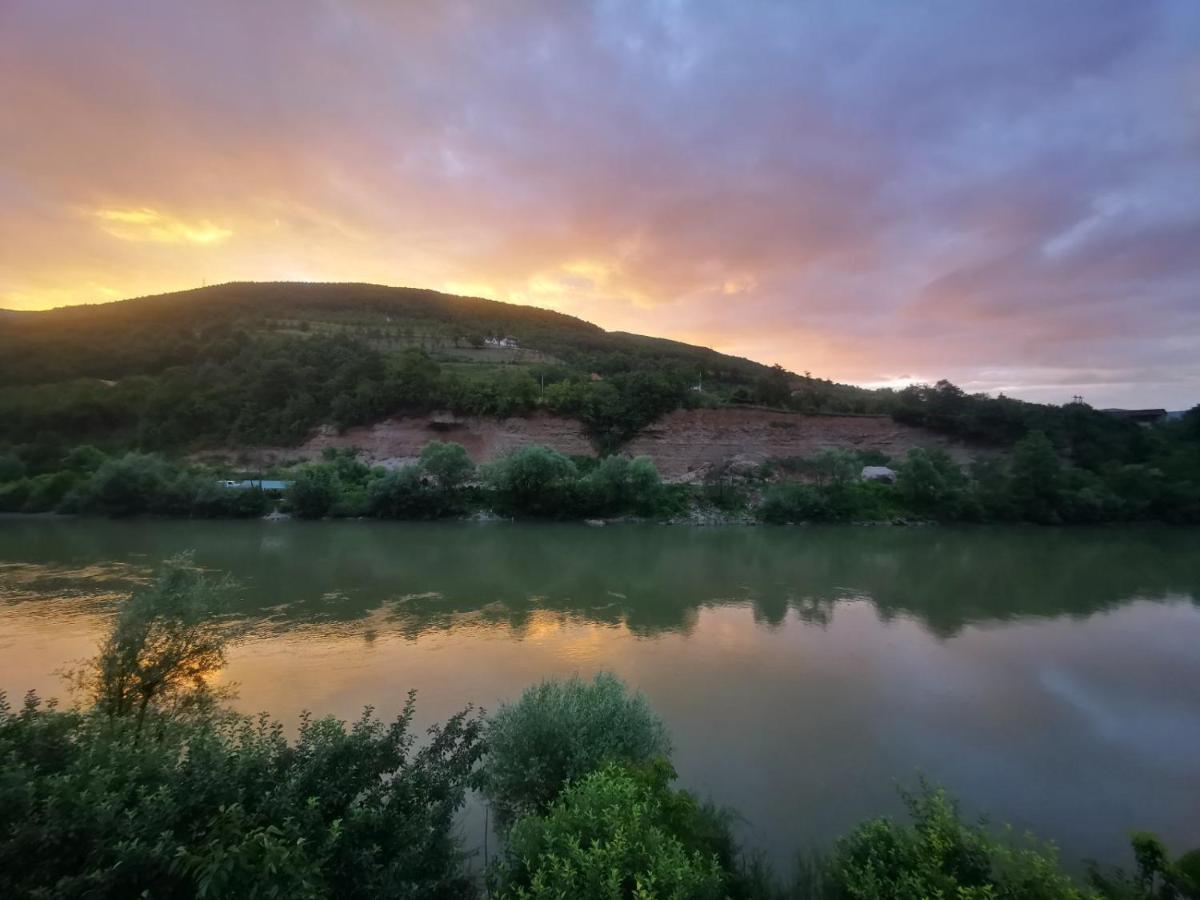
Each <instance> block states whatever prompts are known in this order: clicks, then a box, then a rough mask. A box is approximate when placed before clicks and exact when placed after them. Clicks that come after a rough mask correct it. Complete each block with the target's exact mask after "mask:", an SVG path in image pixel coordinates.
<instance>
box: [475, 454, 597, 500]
mask: <svg viewBox="0 0 1200 900" xmlns="http://www.w3.org/2000/svg"><path fill="white" fill-rule="evenodd" d="M484 474H485V478H486V480H487V482H488V484H489V486H490V487H491V488H492V490H493V491H494V492H495V495H496V500H497V501H498V503H499V505H500V506H501V508H503V509H505V510H506V511H508V512H512V513H517V514H519V515H534V516H541V515H548V516H562V515H564V514H566V513H568V512H569V511H570V510H571V509H572V508H573V507H574V498H573V492H574V488H575V481H576V478H577V476H578V472H577V471H576V469H575V464H574V463H573V462H571V460H570V459H568V458H567V457H566V456H563V454H561V453H559V452H558V451H557V450H551V449H550V448H549V447H543V446H541V445H539V444H526V445H525V446H523V447H520V448H518V449H516V450H514V451H513V452H512V453H510V454H509V455H508V456H505V457H503V458H501V459H498V460H496V461H495V462H494V463H492V464H491V465H489V466H487V467H486V469H485V471H484Z"/></svg>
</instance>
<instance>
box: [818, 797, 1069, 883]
mask: <svg viewBox="0 0 1200 900" xmlns="http://www.w3.org/2000/svg"><path fill="white" fill-rule="evenodd" d="M905 801H906V804H907V805H908V810H909V815H910V816H911V817H912V819H913V822H912V824H911V825H901V824H897V823H896V822H893V821H892V820H891V819H886V818H880V819H872V820H870V821H868V822H865V823H863V824H861V825H859V826H858V827H857V828H856V829H855V830H854V831H853V832H852V833H851V834H850V835H849V836H848V837H846V838H843V839H841V840H839V841H838V843H837V845H836V848H835V850H834V852H833V854H832V857H831V858H830V859H829V860H828V864H827V870H828V871H827V875H828V877H829V879H830V880H831V881H832V882H833V885H834V887H835V895H836V896H838V897H844V898H855V900H925V898H928V897H955V898H958V900H991V898H994V897H1008V898H1012V900H1084V898H1085V894H1084V893H1082V892H1081V891H1080V890H1079V889H1078V888H1077V887H1075V885H1074V884H1072V882H1071V879H1070V878H1069V877H1068V876H1067V875H1065V874H1064V873H1063V872H1062V871H1061V870H1060V869H1059V867H1058V855H1057V852H1056V851H1055V849H1054V847H1053V845H1049V844H1039V843H1037V842H1036V841H1034V840H1033V839H1032V838H1031V837H1026V838H1025V839H1024V840H1017V839H1015V838H1014V837H1013V836H1012V834H1011V831H1010V832H1009V833H1008V834H1007V835H1006V839H1005V840H1000V839H997V838H996V837H994V836H993V835H991V834H990V833H989V832H988V831H987V830H986V829H985V828H983V827H982V826H980V825H968V824H965V823H964V822H963V821H962V820H961V819H960V818H959V816H958V811H957V809H956V808H955V806H954V804H953V802H952V801H951V800H950V798H949V797H948V796H947V795H946V793H945V791H942V790H940V789H931V788H929V787H927V786H925V785H924V784H923V785H922V789H921V791H920V792H919V793H916V794H906V795H905Z"/></svg>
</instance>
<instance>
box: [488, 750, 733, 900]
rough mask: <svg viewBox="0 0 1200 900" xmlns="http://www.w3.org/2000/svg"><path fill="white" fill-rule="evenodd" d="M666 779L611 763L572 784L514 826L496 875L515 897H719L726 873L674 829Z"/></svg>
mask: <svg viewBox="0 0 1200 900" xmlns="http://www.w3.org/2000/svg"><path fill="white" fill-rule="evenodd" d="M671 794H672V792H671V791H670V790H669V788H667V786H666V783H665V779H658V780H654V781H648V780H647V779H645V778H639V777H637V776H636V775H635V774H633V773H631V772H629V771H627V770H625V769H624V768H622V767H620V766H618V765H614V764H610V765H607V766H605V767H604V768H602V769H600V770H599V771H596V772H592V773H591V774H589V775H586V776H584V777H583V778H582V779H581V780H580V781H578V782H576V783H573V784H571V785H570V786H569V787H568V788H567V789H566V790H565V791H563V793H562V795H561V796H560V797H559V798H558V799H557V800H556V801H555V802H554V803H553V805H552V806H551V807H550V808H549V809H548V810H547V811H546V812H545V813H544V814H541V815H530V816H527V817H525V818H523V819H521V820H520V821H519V822H517V823H516V825H514V826H513V828H512V829H511V831H510V832H509V834H508V842H507V848H506V853H505V856H504V859H503V861H502V862H501V864H500V865H499V866H498V867H497V871H496V873H495V878H496V881H497V883H498V886H499V893H500V896H501V897H503V898H514V900H526V898H528V900H534V898H538V900H540V898H545V900H550V898H565V897H570V898H572V900H624V898H652V897H663V898H667V897H675V898H681V900H683V898H686V900H704V898H712V900H719V898H723V897H725V896H726V894H725V890H724V888H725V883H724V882H725V879H724V875H723V872H722V871H721V866H720V864H719V862H718V860H717V858H716V857H715V856H714V855H711V854H710V855H705V854H704V853H702V852H701V851H700V850H697V849H689V848H688V847H687V846H685V844H684V842H683V841H682V840H680V838H679V837H678V836H677V835H676V834H675V833H674V832H673V830H672V824H674V821H673V820H674V819H675V817H674V816H673V815H672V809H671V807H672V805H673V800H674V798H673V797H672V796H671Z"/></svg>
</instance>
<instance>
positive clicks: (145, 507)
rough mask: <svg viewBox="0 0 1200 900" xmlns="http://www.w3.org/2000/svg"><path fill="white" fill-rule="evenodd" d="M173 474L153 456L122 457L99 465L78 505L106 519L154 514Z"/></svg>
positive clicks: (133, 455) (134, 455)
mask: <svg viewBox="0 0 1200 900" xmlns="http://www.w3.org/2000/svg"><path fill="white" fill-rule="evenodd" d="M173 474H174V473H173V471H172V469H171V467H170V466H169V465H168V464H167V463H166V462H165V461H164V460H162V459H161V458H159V457H157V456H154V455H151V454H146V453H126V454H125V455H124V456H120V457H117V458H115V459H109V460H106V461H105V462H104V463H102V464H101V465H100V468H99V469H97V470H96V472H95V474H94V475H93V476H92V478H91V480H90V481H89V482H88V484H87V487H86V488H85V490H84V497H83V500H82V505H83V507H84V508H85V509H87V510H91V511H95V512H99V513H103V514H105V515H109V516H132V515H137V514H139V513H146V512H152V511H157V510H155V507H156V505H157V501H158V500H159V498H160V497H162V496H163V495H164V494H165V493H167V491H168V489H169V486H170V483H171V480H172V476H173Z"/></svg>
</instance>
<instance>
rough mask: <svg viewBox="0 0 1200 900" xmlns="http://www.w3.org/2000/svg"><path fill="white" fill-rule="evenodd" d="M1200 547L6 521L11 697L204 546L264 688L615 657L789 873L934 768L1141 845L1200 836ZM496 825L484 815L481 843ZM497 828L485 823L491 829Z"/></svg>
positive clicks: (239, 664)
mask: <svg viewBox="0 0 1200 900" xmlns="http://www.w3.org/2000/svg"><path fill="white" fill-rule="evenodd" d="M1197 546H1200V538H1198V535H1197V534H1196V532H1187V531H1182V530H1169V529H1144V530H1142V529H1111V530H1109V529H1105V530H1096V531H1086V530H1067V531H1054V530H1049V529H962V530H954V529H940V528H938V529H913V530H904V529H887V528H880V529H854V528H834V529H820V528H802V529H713V530H702V529H684V528H668V527H652V526H647V527H609V528H603V529H592V528H586V527H576V526H570V525H562V526H537V525H519V526H517V525H502V526H501V525H497V526H466V525H449V524H447V525H407V524H393V523H368V522H361V523H360V522H342V523H286V524H280V525H269V524H264V523H258V522H242V523H212V522H149V521H147V522H113V523H110V522H99V521H88V520H78V521H70V520H34V519H0V690H3V689H7V690H8V691H9V692H15V693H19V692H21V691H24V690H25V689H26V688H29V687H36V688H37V689H38V690H39V691H42V692H43V693H58V694H60V695H61V682H60V681H59V680H58V679H57V678H56V677H55V676H54V672H55V670H57V669H59V668H61V667H62V666H63V665H64V664H66V663H68V662H70V661H71V660H76V659H80V658H83V657H86V656H88V655H90V654H91V653H93V652H94V649H95V643H96V640H97V638H98V636H99V635H100V634H101V633H102V632H103V629H104V626H105V624H106V617H107V616H108V615H109V614H110V613H111V611H112V609H113V601H114V600H115V599H116V598H117V597H120V596H122V595H123V594H124V593H125V591H127V590H128V589H129V588H130V587H132V586H133V585H134V584H135V583H137V582H139V581H142V580H144V579H145V578H146V576H147V575H148V574H149V573H150V572H151V571H152V570H153V567H154V565H155V564H156V563H157V562H158V561H159V560H160V559H162V558H164V557H166V556H169V555H172V554H174V553H177V552H179V551H181V550H185V549H194V550H195V554H196V560H197V562H198V563H200V564H201V565H204V566H209V567H212V568H216V569H221V570H227V571H229V572H231V573H233V574H234V575H235V576H236V577H237V578H238V579H239V580H240V581H241V582H242V584H243V591H242V597H243V601H242V602H243V607H242V610H241V612H242V614H243V615H244V616H245V618H246V624H247V625H248V626H249V631H250V634H249V637H248V639H247V640H246V641H245V642H243V643H241V644H239V645H238V646H237V647H236V648H235V649H234V651H233V652H232V653H231V654H230V665H229V668H228V670H227V672H226V673H225V676H226V677H227V679H228V680H229V681H230V682H236V683H237V684H238V689H239V693H240V698H241V699H240V700H239V701H238V704H239V708H241V709H243V710H244V711H247V712H254V711H257V710H261V709H267V710H270V711H271V712H272V713H273V714H275V715H276V716H278V717H280V718H281V719H283V720H285V721H294V720H295V717H296V716H297V715H298V713H299V712H300V711H301V710H303V709H309V710H314V711H316V712H318V713H322V714H323V713H332V714H335V715H338V716H341V717H343V718H352V717H354V716H356V715H357V714H358V713H359V711H360V710H361V708H362V706H363V705H364V704H372V705H375V706H376V707H377V708H378V709H379V711H380V713H381V714H382V715H385V716H387V715H391V714H394V713H396V712H398V711H399V708H400V706H401V705H402V703H403V700H404V696H405V693H406V691H407V690H408V689H409V688H415V689H417V690H418V692H419V703H418V715H419V717H420V719H421V721H420V722H419V724H421V725H424V724H428V723H429V722H432V721H436V720H440V719H444V718H445V717H446V716H448V715H450V714H452V713H454V712H455V711H457V710H459V709H461V708H462V707H463V706H464V705H466V704H467V703H469V702H476V703H482V704H484V705H485V706H489V707H490V706H494V705H495V704H496V703H497V702H500V701H503V700H506V699H510V698H512V697H514V696H515V695H516V694H518V693H519V692H520V690H521V689H522V688H523V687H524V686H526V685H528V684H529V683H530V682H532V681H534V680H536V679H538V678H542V677H545V676H547V675H564V674H568V673H571V672H573V671H580V672H582V673H584V674H587V673H590V672H593V671H596V670H598V669H601V668H606V669H613V670H615V671H616V672H618V674H620V675H621V676H622V677H623V678H626V679H628V680H629V681H630V682H632V683H633V684H635V685H637V686H638V687H639V688H641V689H642V690H644V691H645V692H646V693H647V695H648V696H649V697H650V700H651V702H652V703H653V704H654V706H655V708H656V709H658V710H659V711H660V712H661V713H662V714H663V716H664V718H665V719H666V721H667V722H668V723H669V725H670V728H671V731H672V733H673V736H674V738H675V741H676V746H677V752H676V762H677V765H678V768H679V770H680V773H681V776H682V778H683V780H684V783H685V784H687V785H688V786H689V787H692V788H694V789H696V790H699V791H700V792H701V793H702V794H711V795H712V796H713V798H714V799H716V800H717V801H718V802H723V803H729V804H733V805H736V806H737V808H738V809H739V810H740V812H741V813H742V814H743V815H744V816H745V819H746V824H745V829H746V832H747V839H748V841H749V842H750V843H751V844H752V845H753V846H755V847H758V848H761V849H764V850H766V851H767V852H768V853H769V854H770V856H771V857H772V858H773V859H774V861H775V862H776V863H777V864H778V865H781V866H786V865H787V864H788V862H789V859H790V855H791V853H792V852H793V851H794V850H795V848H796V847H798V846H803V845H805V844H807V843H810V842H812V843H818V844H820V843H824V842H826V841H828V840H829V838H830V837H831V836H832V835H836V834H838V833H843V832H845V831H846V830H847V829H848V828H850V827H852V825H853V824H854V823H855V822H857V821H859V820H860V819H862V818H865V817H867V816H871V815H877V814H879V813H881V812H889V811H892V812H894V811H897V806H898V804H897V800H896V795H895V791H894V785H895V782H896V780H897V779H899V780H910V779H911V778H912V777H913V776H914V775H915V773H916V772H917V771H918V770H920V771H923V772H925V773H928V774H929V775H930V776H932V777H933V778H934V779H935V780H939V781H941V782H942V783H944V784H946V785H948V786H950V787H951V788H952V789H953V790H954V791H955V792H957V793H958V794H959V796H960V797H961V798H962V799H963V801H964V803H966V804H967V807H968V809H969V810H970V811H971V812H983V811H986V812H988V813H990V814H992V815H994V816H996V817H997V818H1000V819H1005V820H1009V821H1012V822H1013V823H1014V824H1015V825H1017V826H1018V827H1019V828H1025V827H1029V828H1033V829H1035V830H1037V831H1039V832H1040V833H1042V834H1045V835H1047V836H1053V837H1055V838H1057V839H1058V840H1059V842H1060V844H1061V845H1062V847H1063V850H1064V854H1065V858H1066V859H1067V860H1068V861H1075V862H1078V860H1080V859H1081V858H1083V857H1085V856H1089V855H1090V856H1096V857H1101V858H1115V856H1116V855H1117V854H1119V853H1121V852H1122V851H1123V849H1124V848H1125V846H1126V843H1127V837H1126V835H1127V832H1128V830H1129V829H1130V828H1147V829H1151V830H1156V831H1158V832H1160V833H1161V834H1163V835H1164V837H1165V838H1166V839H1167V840H1168V841H1169V842H1170V843H1171V844H1172V847H1173V848H1174V849H1176V850H1182V849H1185V848H1186V847H1190V846H1195V845H1197V844H1200V818H1198V817H1197V816H1196V815H1195V809H1196V797H1197V796H1200V756H1197V754H1196V753H1195V749H1194V748H1195V747H1196V746H1197V744H1200V654H1198V653H1197V652H1196V649H1197V647H1198V646H1200V609H1198V608H1197V598H1198V597H1200V553H1197V552H1196V550H1197ZM480 823H481V820H479V821H475V822H474V823H473V824H472V822H471V821H468V823H467V824H466V825H464V828H465V829H466V831H467V832H468V833H469V834H478V833H479V826H480ZM472 829H474V830H472Z"/></svg>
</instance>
